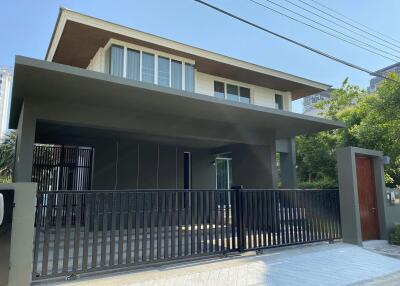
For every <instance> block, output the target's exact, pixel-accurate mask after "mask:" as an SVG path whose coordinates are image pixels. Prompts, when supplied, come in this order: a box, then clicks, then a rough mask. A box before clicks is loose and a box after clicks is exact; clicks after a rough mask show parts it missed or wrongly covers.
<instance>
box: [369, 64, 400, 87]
mask: <svg viewBox="0 0 400 286" xmlns="http://www.w3.org/2000/svg"><path fill="white" fill-rule="evenodd" d="M391 72H395V73H398V74H400V63H397V64H394V65H391V66H388V67H385V68H383V69H380V70H377V71H376V73H379V74H381V75H384V76H385V75H387V74H388V73H391ZM382 80H383V78H381V77H374V78H372V79H371V81H370V83H369V88H368V91H369V92H374V91H375V90H376V87H377V85H378V84H379V83H380V82H381V81H382Z"/></svg>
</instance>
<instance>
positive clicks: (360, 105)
mask: <svg viewBox="0 0 400 286" xmlns="http://www.w3.org/2000/svg"><path fill="white" fill-rule="evenodd" d="M390 77H391V78H392V79H394V81H390V80H385V81H383V82H382V83H381V84H380V85H379V86H378V88H377V91H376V92H375V93H372V94H367V93H366V91H365V90H362V89H360V88H359V87H358V86H356V85H351V84H349V83H348V81H347V79H346V80H345V81H344V82H343V85H342V87H341V88H340V89H336V90H334V91H333V92H332V94H331V97H330V99H328V100H326V101H322V102H319V103H317V104H316V108H319V109H322V110H324V111H323V116H324V117H325V118H327V119H333V120H340V121H342V122H344V123H345V125H346V128H343V129H337V130H334V131H328V132H320V133H318V134H313V135H305V136H300V137H298V138H297V162H298V169H299V172H298V174H299V180H300V184H301V185H304V184H314V185H315V186H316V187H318V186H319V185H321V183H324V182H331V187H336V186H337V175H336V174H337V171H336V159H335V150H336V149H337V148H338V147H342V146H356V147H362V148H368V149H376V150H381V151H383V153H384V154H385V155H388V156H390V157H391V162H390V164H389V165H386V166H385V179H386V183H387V185H388V186H391V187H395V186H397V185H400V84H399V83H397V82H395V81H399V82H400V77H399V76H398V75H397V74H391V75H390Z"/></svg>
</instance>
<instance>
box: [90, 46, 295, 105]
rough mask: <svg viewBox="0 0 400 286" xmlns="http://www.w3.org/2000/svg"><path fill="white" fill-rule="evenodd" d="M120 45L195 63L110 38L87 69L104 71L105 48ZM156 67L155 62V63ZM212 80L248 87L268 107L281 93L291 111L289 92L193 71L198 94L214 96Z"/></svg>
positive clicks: (255, 101) (252, 97) (255, 100)
mask: <svg viewBox="0 0 400 286" xmlns="http://www.w3.org/2000/svg"><path fill="white" fill-rule="evenodd" d="M112 44H117V45H122V46H126V47H128V48H132V49H137V50H141V51H145V52H150V53H153V54H155V55H157V56H158V55H160V56H164V57H168V58H172V59H176V60H179V61H182V62H187V63H191V64H195V63H194V61H193V60H191V59H185V58H181V57H178V56H175V55H172V54H167V53H164V52H160V51H157V50H154V49H149V48H147V47H141V46H138V45H133V44H130V43H125V42H122V41H119V40H115V39H111V40H110V41H109V42H108V43H107V45H105V47H104V48H100V49H99V50H98V51H97V53H96V54H95V56H94V57H93V59H92V60H91V61H90V64H89V65H88V67H87V69H89V70H93V71H98V72H105V56H106V54H107V53H106V51H107V49H108V48H109V47H110V46H111V45H112ZM156 68H157V64H156ZM214 81H220V82H224V83H229V84H233V85H237V86H242V87H246V88H249V89H250V102H251V103H252V104H255V105H259V106H265V107H270V108H275V94H281V95H282V96H283V109H284V110H288V111H291V110H292V100H291V93H290V92H285V91H278V90H273V89H269V88H265V87H261V86H256V85H251V84H247V83H243V82H239V81H234V80H230V79H227V78H222V77H217V76H213V75H210V74H205V73H202V72H198V71H197V70H196V71H195V92H196V93H200V94H205V95H209V96H214Z"/></svg>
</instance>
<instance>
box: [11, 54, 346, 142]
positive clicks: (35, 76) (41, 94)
mask: <svg viewBox="0 0 400 286" xmlns="http://www.w3.org/2000/svg"><path fill="white" fill-rule="evenodd" d="M28 98H29V99H30V100H33V101H34V100H35V99H37V100H39V99H42V100H43V99H45V100H46V101H55V102H56V101H60V100H64V101H65V100H68V101H73V102H74V103H75V104H82V105H83V104H90V105H92V106H103V107H104V106H106V107H107V108H109V109H110V108H113V109H115V112H119V110H128V111H130V112H132V113H135V112H141V113H142V114H143V113H144V114H146V115H148V116H149V117H150V116H153V115H154V116H157V118H162V120H161V121H159V122H160V126H161V125H162V124H163V123H164V122H162V121H164V120H165V122H168V120H170V121H171V122H172V120H175V121H173V122H174V124H176V130H179V124H180V122H179V120H177V118H178V119H182V120H186V123H187V121H188V120H189V121H190V122H193V124H196V125H193V128H197V127H198V128H203V129H204V130H207V128H208V129H210V128H212V127H213V125H210V124H213V123H215V124H216V125H218V124H220V126H222V125H224V126H232V128H234V129H238V128H241V130H248V131H249V132H250V131H251V132H252V133H254V134H270V136H271V135H272V134H273V137H274V138H277V139H278V138H290V137H293V136H297V135H301V134H306V133H315V132H319V131H324V130H331V129H336V128H342V127H344V124H343V123H341V122H337V121H332V120H326V119H322V118H317V117H311V116H306V115H302V114H297V113H293V112H288V111H283V110H278V109H273V108H268V107H261V106H257V105H250V104H243V103H239V102H231V101H227V100H222V99H218V98H215V97H212V96H208V95H203V94H197V93H192V92H187V91H182V90H176V89H172V88H167V87H161V86H158V85H154V84H147V83H144V82H139V81H133V80H128V79H124V78H120V77H114V76H111V75H109V74H104V73H98V72H94V71H89V70H85V69H82V68H76V67H71V66H67V65H62V64H58V63H53V62H47V61H42V60H37V59H32V58H26V57H21V56H17V57H16V62H15V69H14V81H13V93H12V102H11V115H10V128H13V129H15V128H17V125H18V118H19V114H20V112H21V108H22V103H23V101H24V100H26V99H28ZM39 116H40V115H39ZM38 119H40V118H38ZM177 121H178V122H177ZM197 124H198V125H197ZM152 127H153V128H157V124H155V125H153V126H152ZM159 128H160V129H161V127H159ZM161 131H162V130H160V132H161Z"/></svg>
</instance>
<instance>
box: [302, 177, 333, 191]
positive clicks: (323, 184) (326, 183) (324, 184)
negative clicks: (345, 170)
mask: <svg viewBox="0 0 400 286" xmlns="http://www.w3.org/2000/svg"><path fill="white" fill-rule="evenodd" d="M337 187H338V186H337V183H336V182H335V180H333V179H330V178H322V179H319V180H318V179H316V180H312V181H311V182H299V188H300V189H336V188H337Z"/></svg>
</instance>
